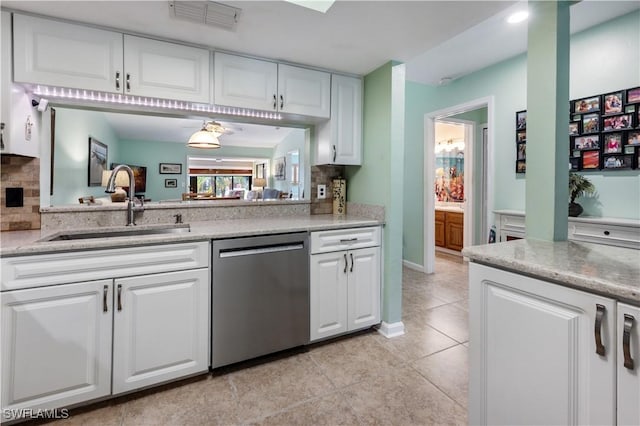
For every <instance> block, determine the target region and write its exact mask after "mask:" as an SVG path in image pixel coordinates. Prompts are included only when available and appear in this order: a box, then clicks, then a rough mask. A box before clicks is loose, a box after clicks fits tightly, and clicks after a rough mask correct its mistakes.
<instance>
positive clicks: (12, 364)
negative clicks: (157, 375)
mask: <svg viewBox="0 0 640 426" xmlns="http://www.w3.org/2000/svg"><path fill="white" fill-rule="evenodd" d="M111 288H112V287H111V280H102V281H92V282H83V283H77V284H67V285H60V286H54V287H43V288H34V289H27V290H16V291H8V292H5V293H2V408H3V409H52V408H59V407H64V406H68V405H71V404H75V403H79V402H83V401H87V400H90V399H94V398H98V397H102V396H105V395H109V393H110V391H111V331H112V329H111V327H112V323H111V319H112V306H111ZM3 420H4V419H3Z"/></svg>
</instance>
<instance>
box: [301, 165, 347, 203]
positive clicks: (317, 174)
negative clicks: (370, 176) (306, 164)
mask: <svg viewBox="0 0 640 426" xmlns="http://www.w3.org/2000/svg"><path fill="white" fill-rule="evenodd" d="M344 176H345V167H344V166H313V167H311V197H310V198H311V214H331V213H332V212H333V197H332V194H333V188H332V180H333V179H335V178H338V177H344ZM318 185H326V186H327V198H325V199H324V200H318ZM348 186H349V182H347V187H348ZM347 214H349V212H348V211H347Z"/></svg>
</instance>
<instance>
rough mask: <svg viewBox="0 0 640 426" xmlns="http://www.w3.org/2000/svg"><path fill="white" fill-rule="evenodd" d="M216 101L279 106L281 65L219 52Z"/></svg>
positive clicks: (256, 106) (241, 105) (265, 107)
mask: <svg viewBox="0 0 640 426" xmlns="http://www.w3.org/2000/svg"><path fill="white" fill-rule="evenodd" d="M213 62H214V65H213V66H214V69H215V73H214V83H213V84H214V94H213V98H214V102H215V104H216V105H223V106H230V107H238V108H250V109H261V110H268V111H276V110H277V102H276V97H277V84H278V65H277V64H276V63H273V62H267V61H260V60H258V59H250V58H244V57H242V56H235V55H228V54H226V53H219V52H215V54H214V61H213Z"/></svg>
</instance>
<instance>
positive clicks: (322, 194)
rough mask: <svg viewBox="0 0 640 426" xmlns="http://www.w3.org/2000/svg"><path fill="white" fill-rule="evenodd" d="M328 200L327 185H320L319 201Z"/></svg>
mask: <svg viewBox="0 0 640 426" xmlns="http://www.w3.org/2000/svg"><path fill="white" fill-rule="evenodd" d="M325 198H327V185H318V200H324V199H325Z"/></svg>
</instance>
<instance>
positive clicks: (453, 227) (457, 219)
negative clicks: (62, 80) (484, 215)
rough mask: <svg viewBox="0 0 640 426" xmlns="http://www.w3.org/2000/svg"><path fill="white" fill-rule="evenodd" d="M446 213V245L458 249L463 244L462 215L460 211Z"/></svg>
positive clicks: (460, 248)
mask: <svg viewBox="0 0 640 426" xmlns="http://www.w3.org/2000/svg"><path fill="white" fill-rule="evenodd" d="M446 215H447V219H446V224H445V226H446V229H445V238H446V247H447V248H448V249H451V250H457V251H460V250H462V247H463V246H464V222H463V221H464V217H463V215H462V214H461V213H451V212H446Z"/></svg>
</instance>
